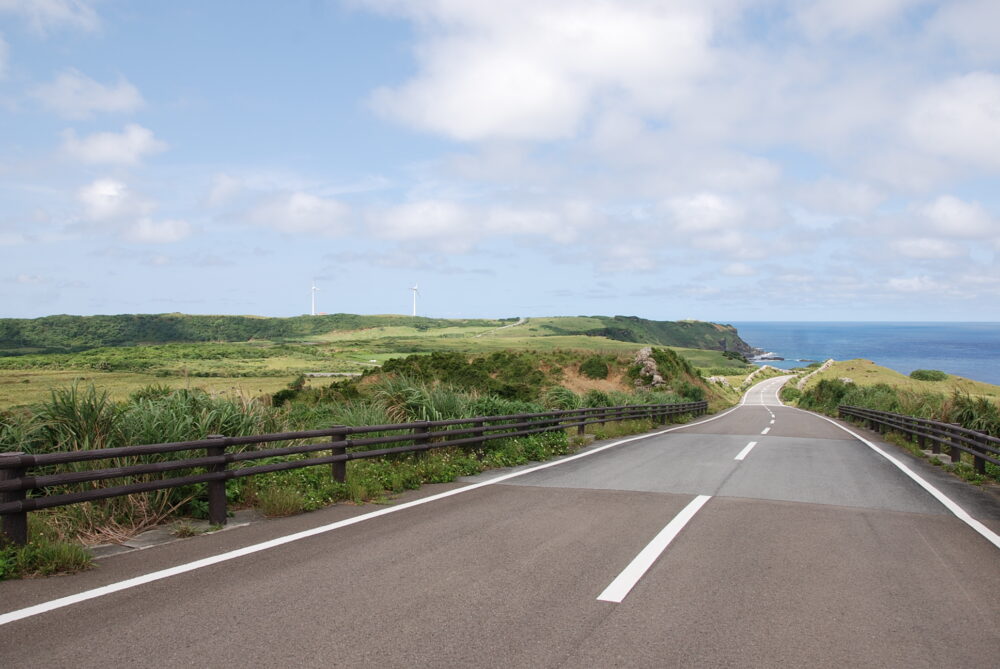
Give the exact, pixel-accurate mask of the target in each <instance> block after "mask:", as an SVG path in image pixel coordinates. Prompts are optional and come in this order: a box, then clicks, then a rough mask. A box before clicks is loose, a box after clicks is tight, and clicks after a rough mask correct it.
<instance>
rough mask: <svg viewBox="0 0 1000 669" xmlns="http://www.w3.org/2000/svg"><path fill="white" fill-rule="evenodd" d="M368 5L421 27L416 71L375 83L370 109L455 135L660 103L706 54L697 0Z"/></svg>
mask: <svg viewBox="0 0 1000 669" xmlns="http://www.w3.org/2000/svg"><path fill="white" fill-rule="evenodd" d="M368 4H370V5H373V6H376V7H379V8H382V9H384V10H387V11H390V12H393V13H402V14H404V15H407V16H410V17H412V18H415V19H416V20H417V21H418V23H419V24H420V25H421V26H422V28H423V33H422V41H421V43H420V44H419V46H418V48H417V58H418V61H419V64H420V70H419V72H418V73H417V75H416V76H415V77H414V78H413V79H411V80H410V81H408V82H406V83H405V84H403V85H401V86H398V87H395V88H381V89H379V90H377V91H376V92H375V94H374V96H373V104H374V106H375V108H376V109H377V110H378V111H379V112H381V113H382V114H384V115H386V116H389V117H392V118H396V119H399V120H402V121H404V122H406V123H409V124H412V125H414V126H416V127H418V128H422V129H425V130H430V131H433V132H437V133H441V134H444V135H447V136H450V137H454V138H457V139H462V140H484V139H503V138H507V139H532V140H539V139H556V138H565V137H571V136H573V135H574V134H576V132H577V131H578V129H579V127H580V125H581V123H582V122H583V121H584V119H585V116H586V114H587V113H588V112H589V111H590V110H591V109H592V108H593V106H594V105H595V104H597V103H599V102H600V101H601V100H602V99H605V98H609V99H615V100H618V101H624V102H625V103H626V104H628V105H630V106H634V107H636V108H637V109H641V110H663V109H665V108H667V107H668V106H669V105H670V103H671V102H673V101H674V100H676V99H677V98H678V97H679V96H680V95H681V94H682V93H683V92H684V91H685V90H686V88H687V85H688V83H689V81H690V79H691V78H692V77H693V76H695V75H696V74H698V73H699V72H702V71H703V70H704V69H705V68H706V67H707V65H708V60H709V49H708V41H709V38H710V36H711V20H710V17H709V16H708V12H707V10H706V9H704V8H703V6H702V4H701V3H697V2H680V3H671V4H669V5H665V4H663V3H649V2H638V3H608V2H603V1H600V0H572V1H566V0H563V1H559V2H554V3H538V2H533V1H532V0H510V1H509V2H504V3H470V2H459V1H453V0H444V1H441V2H433V3H422V4H418V3H412V4H411V3H397V2H385V1H379V0H371V1H370V2H368Z"/></svg>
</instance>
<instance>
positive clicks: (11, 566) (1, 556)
mask: <svg viewBox="0 0 1000 669" xmlns="http://www.w3.org/2000/svg"><path fill="white" fill-rule="evenodd" d="M92 563H93V558H92V557H91V556H90V553H88V552H87V551H86V549H84V548H83V547H82V546H79V545H77V544H72V543H67V542H64V541H52V540H49V539H47V538H45V537H38V538H35V539H32V540H31V541H29V542H28V544H27V545H26V546H20V547H18V546H12V545H0V581H2V580H4V579H8V578H22V577H25V576H49V575H51V574H65V573H73V572H78V571H82V570H84V569H88V568H90V566H91V564H92Z"/></svg>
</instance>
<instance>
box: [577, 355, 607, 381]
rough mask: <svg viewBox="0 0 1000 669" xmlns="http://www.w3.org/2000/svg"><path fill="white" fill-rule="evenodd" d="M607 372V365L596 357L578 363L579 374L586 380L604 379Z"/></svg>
mask: <svg viewBox="0 0 1000 669" xmlns="http://www.w3.org/2000/svg"><path fill="white" fill-rule="evenodd" d="M609 372H610V369H609V368H608V363H606V362H605V361H604V360H603V359H602V358H601V357H600V356H598V355H593V356H591V357H589V358H587V359H586V360H584V361H583V362H581V363H580V373H581V374H583V375H584V376H586V377H587V378H588V379H606V378H608V373H609Z"/></svg>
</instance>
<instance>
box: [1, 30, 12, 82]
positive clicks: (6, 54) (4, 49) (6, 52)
mask: <svg viewBox="0 0 1000 669" xmlns="http://www.w3.org/2000/svg"><path fill="white" fill-rule="evenodd" d="M9 58H10V47H8V46H7V41H6V40H5V39H4V38H3V35H0V79H3V78H4V77H6V76H7V61H8V60H9Z"/></svg>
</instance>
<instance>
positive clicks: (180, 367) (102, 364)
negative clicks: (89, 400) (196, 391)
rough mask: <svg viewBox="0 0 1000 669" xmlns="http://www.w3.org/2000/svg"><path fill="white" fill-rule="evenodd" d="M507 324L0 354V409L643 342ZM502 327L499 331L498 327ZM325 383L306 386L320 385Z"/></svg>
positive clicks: (710, 364) (697, 358)
mask: <svg viewBox="0 0 1000 669" xmlns="http://www.w3.org/2000/svg"><path fill="white" fill-rule="evenodd" d="M505 325H511V323H509V322H503V321H493V322H486V323H484V322H482V321H477V322H470V323H469V324H467V325H465V324H461V323H457V324H455V325H450V326H448V327H436V328H427V327H422V326H420V325H419V324H418V325H417V326H415V327H414V326H408V325H395V324H394V325H387V326H376V327H364V328H357V329H352V330H335V331H331V332H326V333H320V334H316V335H309V336H305V337H298V338H296V339H294V340H292V341H289V340H286V341H284V342H272V341H265V340H255V341H252V342H231V343H217V342H204V343H174V344H158V345H139V346H114V347H104V348H94V349H90V350H86V351H81V352H78V353H48V354H34V355H20V356H13V357H3V358H0V408H4V407H12V406H20V405H27V404H32V403H35V402H38V401H40V400H44V399H47V398H48V396H49V394H50V393H51V391H52V390H54V389H56V388H62V387H66V386H69V385H72V384H73V383H81V384H83V385H87V384H91V383H93V384H94V385H95V386H97V387H98V388H101V389H106V390H108V391H109V393H110V395H111V397H112V398H113V399H125V398H127V397H128V396H129V395H130V394H131V393H133V392H135V391H136V390H139V389H141V388H144V387H146V386H149V385H163V386H169V387H171V388H200V389H202V390H205V391H207V392H210V393H212V394H217V395H225V396H230V397H231V396H243V397H259V396H261V395H272V394H273V393H275V392H277V391H279V390H281V389H283V388H285V387H286V386H287V385H288V384H289V383H290V382H291V381H293V380H294V379H295V378H296V377H298V376H299V375H300V374H305V375H308V374H310V373H327V374H330V373H352V374H357V373H360V372H363V371H365V370H366V369H371V368H373V367H376V366H379V365H381V364H382V363H383V362H385V361H386V360H389V359H391V358H399V357H403V356H406V355H409V354H413V353H432V352H435V351H440V352H460V353H469V354H477V353H492V352H495V351H504V350H515V351H536V352H542V353H546V352H556V351H586V352H590V353H597V354H603V355H611V356H621V355H630V354H632V353H633V352H635V351H637V350H638V349H640V348H642V347H644V346H646V345H647V344H643V343H635V342H625V341H618V340H613V339H608V338H607V337H593V336H585V335H579V334H577V335H567V334H559V333H560V332H561V331H566V330H571V331H572V330H577V331H579V330H587V329H593V328H597V327H600V326H601V325H602V322H601V321H600V320H598V319H596V318H588V317H573V318H539V319H530V320H528V321H527V322H526V323H522V324H518V325H515V326H513V327H503V328H502V326H505ZM501 328H502V329H501ZM674 350H675V351H677V352H678V353H679V354H681V355H682V356H683V357H685V358H686V359H687V360H688V361H689V362H690V363H691V364H692V365H694V366H695V367H700V368H705V369H713V370H731V373H733V374H736V375H739V374H742V375H745V374H746V373H747V369H746V366H745V365H743V364H742V363H740V362H738V361H734V360H732V359H730V358H726V357H725V356H723V355H722V352H720V351H707V350H701V349H690V348H674ZM330 381H331V379H330V378H327V377H319V378H314V379H313V378H310V379H308V380H307V382H306V385H307V386H309V385H314V386H318V385H326V384H329V383H330Z"/></svg>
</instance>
